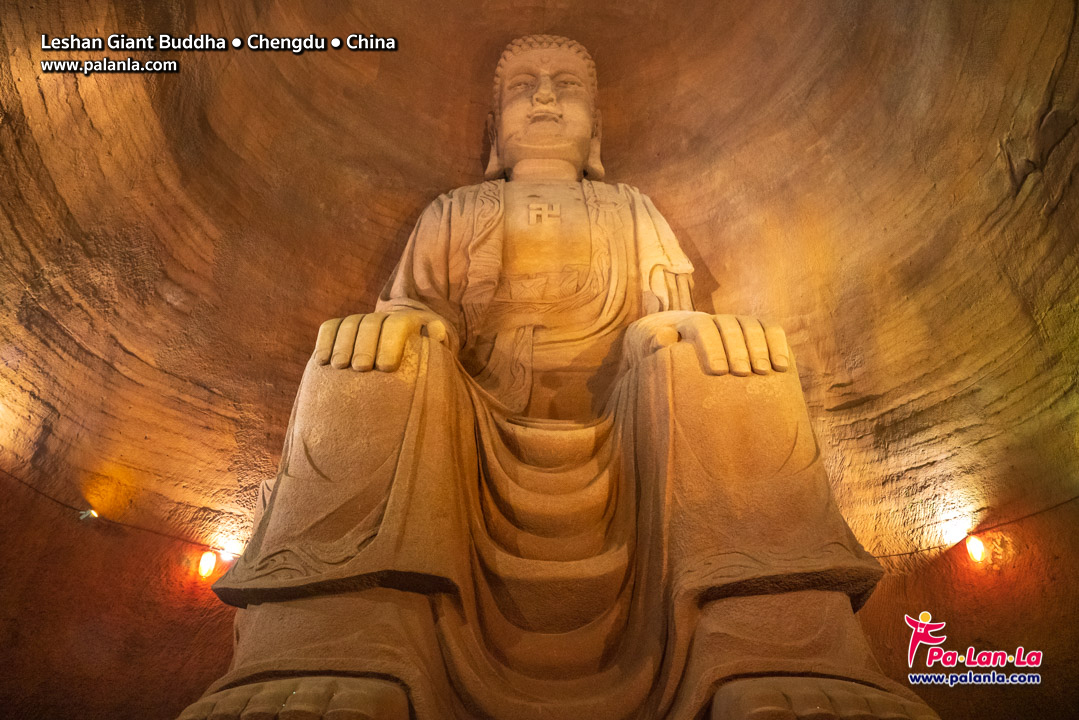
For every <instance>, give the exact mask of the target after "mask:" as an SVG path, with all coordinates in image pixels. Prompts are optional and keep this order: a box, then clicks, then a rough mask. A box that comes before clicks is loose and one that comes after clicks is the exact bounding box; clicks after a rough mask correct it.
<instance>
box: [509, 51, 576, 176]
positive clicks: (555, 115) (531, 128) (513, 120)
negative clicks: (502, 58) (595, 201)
mask: <svg viewBox="0 0 1079 720" xmlns="http://www.w3.org/2000/svg"><path fill="white" fill-rule="evenodd" d="M594 110H595V99H594V98H593V97H592V91H591V89H590V86H589V75H588V66H587V65H586V64H585V61H584V60H583V59H581V57H580V56H578V55H577V54H576V53H574V52H572V51H570V50H563V49H558V48H551V49H543V50H526V51H524V52H521V53H518V54H517V55H514V56H513V57H512V58H510V59H509V60H508V61H507V62H506V64H505V66H504V67H503V73H502V106H501V115H500V118H499V125H498V149H499V154H500V155H501V157H502V158H503V162H504V163H505V165H506V167H509V168H512V167H513V166H514V165H516V164H517V163H518V162H519V161H520V160H524V159H550V160H566V161H569V162H571V163H572V164H573V165H574V166H575V167H576V168H577V169H578V171H580V170H582V169H583V168H584V166H585V161H586V160H587V159H588V150H589V144H590V142H591V140H592V128H593V116H594Z"/></svg>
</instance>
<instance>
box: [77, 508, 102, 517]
mask: <svg viewBox="0 0 1079 720" xmlns="http://www.w3.org/2000/svg"><path fill="white" fill-rule="evenodd" d="M96 517H98V514H97V510H94V509H93V508H90V509H89V510H83V511H82V512H81V513H79V520H85V519H86V518H96Z"/></svg>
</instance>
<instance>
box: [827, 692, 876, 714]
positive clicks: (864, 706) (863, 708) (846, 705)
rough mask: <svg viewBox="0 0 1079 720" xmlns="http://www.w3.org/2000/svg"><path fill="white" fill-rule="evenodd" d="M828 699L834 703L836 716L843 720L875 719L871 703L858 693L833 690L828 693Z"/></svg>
mask: <svg viewBox="0 0 1079 720" xmlns="http://www.w3.org/2000/svg"><path fill="white" fill-rule="evenodd" d="M828 698H829V699H830V700H831V701H832V707H833V708H835V712H836V715H838V716H839V717H840V718H842V720H873V718H874V715H873V711H872V709H870V707H869V702H868V701H866V699H865V698H864V697H862V696H861V695H859V694H857V693H852V692H847V691H846V690H832V691H829V692H828Z"/></svg>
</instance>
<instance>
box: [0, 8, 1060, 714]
mask: <svg viewBox="0 0 1079 720" xmlns="http://www.w3.org/2000/svg"><path fill="white" fill-rule="evenodd" d="M432 5H433V4H432ZM1075 23H1076V5H1075V3H1073V2H1066V1H1065V0H1057V1H1055V2H1054V1H1048V0H1047V1H1045V2H1011V3H982V2H977V1H975V0H969V1H968V2H954V3H953V2H937V3H926V2H914V1H913V0H912V1H909V2H887V3H885V2H878V3H858V2H813V3H800V4H795V3H788V2H779V1H776V2H735V3H723V4H717V3H714V2H710V1H703V0H702V1H700V2H688V1H686V2H679V3H669V4H664V3H659V2H622V3H600V4H593V3H573V2H569V1H568V0H566V1H564V2H557V1H550V2H543V1H542V0H535V1H533V2H514V3H493V2H479V3H468V4H464V3H462V4H461V5H459V6H453V5H450V4H439V5H438V6H437V7H427V6H426V5H425V4H423V3H418V2H402V1H397V2H380V3H375V2H370V3H349V2H343V1H342V2H336V1H334V2H322V3H309V4H306V6H305V7H304V8H303V9H301V8H300V5H299V4H298V3H297V4H294V5H287V4H286V3H284V2H273V3H261V2H256V1H255V0H247V1H246V2H237V3H228V2H213V1H212V0H205V1H203V0H189V1H188V2H183V1H177V2H170V3H161V4H160V5H158V4H156V3H147V4H146V6H145V7H140V6H139V4H137V3H134V2H130V3H128V2H116V1H114V2H109V3H82V2H74V1H71V2H66V1H65V2H60V3H52V4H46V3H35V4H33V5H31V4H29V3H25V2H20V3H5V4H4V6H3V8H2V9H0V211H2V212H0V318H2V323H0V360H2V362H0V470H2V473H0V480H2V482H3V487H4V496H5V498H7V499H6V500H5V510H6V512H5V514H6V516H7V517H5V518H4V519H3V521H0V539H3V542H2V543H0V558H2V560H0V568H3V578H4V579H3V581H2V582H0V610H2V613H3V615H2V618H3V623H4V624H3V631H4V633H5V635H4V639H5V642H4V650H3V651H0V658H3V661H2V664H3V665H4V666H5V667H8V668H11V671H10V672H9V673H6V674H5V675H6V676H5V677H4V678H3V679H2V680H0V696H2V697H3V698H4V700H5V701H6V702H8V703H9V705H10V706H11V707H14V708H22V709H24V710H25V709H27V708H46V709H47V710H48V712H46V715H56V716H63V715H66V714H74V713H76V712H78V714H81V715H83V716H85V717H102V718H104V717H106V716H108V717H132V718H134V717H136V716H139V717H142V716H152V717H167V716H169V715H170V713H173V712H175V711H177V710H178V709H179V708H181V707H182V706H183V705H184V704H185V703H186V702H187V701H189V700H191V699H192V698H193V697H195V696H197V695H198V694H199V693H200V692H201V690H202V688H203V687H204V686H205V685H206V684H207V683H208V682H209V681H210V680H212V679H213V678H214V677H216V676H217V675H219V674H220V673H221V671H222V670H223V668H224V665H225V663H226V662H227V654H228V647H229V644H230V633H231V630H230V626H229V621H230V614H229V611H228V609H227V608H224V607H223V606H220V605H219V604H217V603H216V602H215V601H214V600H213V598H212V596H211V595H210V594H209V592H208V591H207V589H206V583H205V582H203V581H201V580H199V579H198V578H197V577H195V576H194V574H193V572H192V570H191V567H192V566H191V563H192V562H194V561H195V560H197V557H198V553H199V551H200V548H198V547H197V546H191V545H184V544H182V543H180V542H178V541H176V540H173V539H170V538H168V537H162V536H160V535H157V534H155V533H154V532H147V531H142V530H136V529H133V528H130V527H124V526H120V525H112V524H109V523H104V522H97V523H92V522H79V521H78V519H77V515H76V514H75V513H74V511H71V510H68V509H65V508H62V507H60V506H59V505H57V504H55V503H52V502H51V501H49V500H48V499H46V498H45V497H43V496H42V494H44V495H47V496H49V497H51V498H55V499H58V500H60V501H61V502H63V503H66V504H68V505H71V506H72V507H78V508H82V507H87V506H90V505H92V506H93V507H94V508H96V509H97V510H98V511H99V512H100V513H101V515H102V517H103V519H108V520H114V521H119V522H121V523H125V524H127V525H134V526H139V527H142V528H147V529H149V530H151V531H157V532H160V533H164V534H166V535H174V536H180V537H184V538H190V539H191V540H195V541H198V542H204V543H209V544H219V543H221V542H224V540H226V539H228V538H231V537H239V538H246V536H247V534H248V533H249V531H250V528H249V520H248V515H249V512H250V510H251V507H252V505H253V503H254V500H255V491H256V487H257V485H258V483H259V482H260V480H261V479H262V478H264V477H265V476H267V475H268V474H272V473H273V472H274V470H275V467H276V462H277V458H278V454H279V451H280V447H281V444H282V440H283V434H284V429H285V426H286V423H287V420H288V415H289V410H290V406H291V402H292V397H293V394H294V392H295V389H296V385H297V382H298V381H299V378H300V374H301V372H302V369H303V366H304V363H305V362H306V359H307V356H308V354H309V352H310V350H311V348H312V346H313V341H314V337H315V331H316V329H317V327H318V324H319V323H320V322H321V321H322V320H324V319H326V318H328V317H335V316H340V315H343V314H347V313H349V312H355V311H361V310H364V309H366V308H368V307H370V305H371V304H372V303H373V302H374V299H375V296H376V294H377V292H378V291H379V289H380V287H381V284H382V282H383V281H384V280H385V278H386V277H387V275H388V274H389V272H390V270H391V268H392V267H393V264H394V263H395V261H396V259H397V256H398V254H399V252H400V250H401V248H402V247H403V244H404V240H405V238H406V236H407V234H408V232H409V230H410V228H411V224H412V222H414V220H415V218H416V216H417V214H418V213H419V211H420V209H421V208H422V207H423V206H424V205H425V204H426V203H427V202H429V201H430V200H431V199H432V198H433V197H434V196H435V195H437V194H438V193H439V192H441V191H443V190H445V189H448V188H450V187H454V186H458V185H462V184H467V183H472V182H476V181H478V180H479V179H480V178H481V172H482V161H483V159H484V129H483V128H484V118H485V114H486V112H487V108H488V104H489V93H490V77H491V70H492V68H493V64H494V62H495V60H496V59H497V56H498V53H499V51H500V49H501V47H502V46H503V45H504V44H505V43H506V42H507V41H508V40H509V39H512V38H513V37H516V36H517V35H521V34H525V33H529V32H555V33H559V34H564V35H568V36H571V37H573V38H575V39H577V40H579V41H581V42H582V43H584V44H585V45H586V46H587V47H589V48H590V49H591V50H592V51H593V53H594V55H595V58H596V61H597V65H598V69H599V75H600V85H601V91H600V93H601V98H600V106H601V109H602V111H603V132H604V159H605V164H606V166H607V170H608V178H609V179H610V180H613V181H616V182H618V181H624V182H629V183H631V184H633V185H636V186H638V187H640V188H641V189H642V190H644V191H645V192H647V193H648V194H649V195H651V197H652V198H653V199H654V200H655V203H656V205H657V206H658V207H659V208H660V210H661V211H662V212H663V213H664V215H665V216H666V217H667V218H668V219H669V220H670V222H671V225H672V227H673V228H674V230H675V232H676V234H677V235H678V237H679V238H680V240H681V242H682V244H683V247H684V248H685V249H686V251H687V253H688V254H689V255H690V257H691V259H692V260H693V262H694V264H695V265H696V267H697V280H696V288H695V291H694V294H695V299H696V302H697V304H698V306H699V307H701V308H702V309H706V310H712V309H715V310H716V311H724V312H736V313H744V314H757V315H767V316H770V317H773V318H776V319H778V320H779V321H780V322H781V323H782V324H783V325H784V326H785V327H786V328H787V330H788V333H789V336H790V338H791V341H792V345H793V346H794V349H795V352H796V354H797V356H798V360H799V365H800V372H801V377H802V383H803V386H804V388H805V391H806V398H807V401H808V403H809V406H810V414H811V416H812V417H813V418H814V423H815V427H816V430H817V433H818V437H819V439H820V444H821V452H822V453H823V454H824V456H825V458H826V460H827V463H828V465H829V467H830V469H831V472H832V477H833V481H834V489H835V493H836V498H837V501H838V503H839V505H840V506H841V508H842V509H843V511H844V513H845V514H846V516H847V517H848V519H849V521H850V524H851V527H852V528H853V530H854V532H855V534H856V535H857V536H858V537H859V539H860V540H861V541H862V543H863V544H864V545H865V546H866V548H867V549H868V550H869V551H870V552H872V553H873V554H875V555H878V556H886V557H884V559H883V562H884V563H885V564H886V566H887V567H888V568H889V570H891V571H892V575H890V576H889V577H888V578H887V579H886V580H885V581H884V582H883V583H882V585H881V586H880V588H879V589H878V591H877V594H876V595H875V596H874V598H873V599H872V600H871V602H870V603H869V605H868V606H867V608H866V609H865V611H864V612H863V613H862V614H861V617H862V620H863V623H864V624H865V625H866V627H867V629H868V631H869V634H870V637H871V638H872V640H873V642H874V649H875V652H876V654H877V656H878V658H879V659H880V660H881V663H882V665H883V666H884V668H885V669H886V671H888V672H889V673H891V674H892V675H893V676H894V677H897V678H903V675H904V673H905V672H906V670H905V667H906V666H905V662H904V655H905V649H906V642H907V640H908V639H909V635H908V633H907V630H906V628H905V626H903V623H902V614H903V613H911V614H916V613H917V612H919V611H921V610H929V611H931V612H932V613H933V614H934V617H936V618H939V619H945V620H947V621H948V622H949V629H950V630H951V631H952V633H953V634H954V641H955V642H954V644H955V645H956V646H960V645H961V646H962V647H963V648H965V647H966V646H967V644H974V645H977V646H978V648H979V649H981V648H983V647H990V646H991V647H992V648H1012V647H1014V646H1015V645H1016V644H1023V645H1025V646H1027V647H1028V648H1030V647H1034V646H1037V647H1039V649H1043V650H1045V652H1046V663H1045V666H1044V667H1043V672H1044V674H1045V679H1044V680H1043V686H1042V687H1040V688H1038V689H1037V690H1036V691H1032V692H1029V693H1026V694H1018V693H1016V692H1015V691H1014V690H1012V691H1009V690H1008V689H1004V688H970V689H952V690H948V689H938V690H936V691H926V692H925V693H924V696H925V697H926V698H927V699H928V700H930V702H931V703H933V704H935V706H936V707H938V709H939V710H940V711H941V714H942V715H943V716H944V717H946V718H947V717H949V716H951V717H974V716H975V715H978V716H982V717H1000V718H1005V717H1017V716H1020V715H1024V716H1027V715H1028V716H1031V717H1033V716H1044V717H1065V716H1066V715H1065V714H1059V713H1061V712H1065V711H1064V710H1062V708H1065V707H1066V706H1067V704H1068V703H1072V704H1073V706H1074V703H1076V702H1079V698H1077V697H1076V693H1077V692H1079V690H1077V689H1076V688H1077V687H1079V681H1077V677H1076V670H1075V667H1077V665H1076V664H1075V661H1076V660H1079V657H1077V651H1076V649H1075V648H1076V647H1077V646H1079V638H1077V636H1076V631H1075V629H1074V608H1075V606H1076V590H1077V587H1079V569H1077V563H1076V560H1075V553H1076V552H1077V550H1079V530H1077V529H1076V528H1077V527H1079V523H1077V522H1076V521H1077V520H1079V510H1077V509H1076V506H1077V505H1079V502H1071V503H1068V502H1066V501H1068V500H1070V499H1072V498H1074V497H1075V496H1076V495H1077V494H1079V472H1077V469H1079V393H1077V390H1076V382H1077V379H1079V231H1077V230H1076V228H1077V227H1079V181H1077V175H1079V170H1077V167H1079V129H1077V126H1076V124H1075V123H1076V118H1077V116H1079V34H1077V32H1076V29H1075ZM117 31H119V32H125V33H127V34H128V35H140V34H147V33H155V34H156V33H161V32H169V33H171V34H173V35H186V34H188V33H195V34H198V33H201V32H208V33H214V34H217V35H221V36H225V37H230V38H231V37H232V36H233V35H244V34H246V33H248V32H253V31H258V32H263V33H266V34H268V35H290V36H291V35H307V34H308V33H317V34H320V35H327V36H330V37H333V36H335V35H337V36H341V35H344V34H347V33H349V32H364V33H368V32H376V33H378V34H380V35H384V36H385V35H392V36H394V37H396V38H397V39H398V43H399V46H400V50H398V51H397V52H396V53H348V52H344V51H329V52H327V53H308V54H305V55H302V56H294V55H292V54H290V53H287V52H286V53H254V52H250V51H246V50H245V51H240V52H235V51H229V52H226V53H182V54H179V55H177V57H178V59H179V60H180V62H181V71H180V72H179V73H178V74H175V75H157V76H152V75H123V74H117V75H96V76H90V77H88V78H84V77H74V76H70V75H59V74H57V75H43V74H42V73H40V72H39V70H38V66H37V63H38V61H39V60H40V59H41V57H42V52H41V50H40V40H39V36H40V34H41V33H48V34H50V35H54V36H62V35H66V34H68V33H72V32H75V33H78V34H82V35H101V34H108V33H109V32H117ZM35 490H36V491H37V492H34V491H35ZM1054 506H1056V507H1054ZM1047 508H1053V509H1049V510H1046V509H1047ZM1041 511H1044V512H1041ZM1031 513H1037V514H1035V515H1033V516H1032V517H1029V518H1026V519H1022V518H1024V517H1025V516H1027V515H1030V514H1031ZM1017 519H1018V521H1017V522H1011V521H1013V520H1017ZM1001 523H1008V524H1006V525H1003V526H1001V527H999V528H998V529H997V530H994V531H990V533H989V535H990V536H991V537H992V539H994V541H996V542H997V543H998V546H999V547H1001V548H1003V550H1002V554H1001V555H1000V557H999V558H998V560H997V561H996V562H995V563H992V564H991V565H992V566H974V565H972V564H971V562H970V560H969V558H967V556H966V554H965V552H964V551H963V550H962V548H961V547H950V546H951V545H952V544H953V543H954V542H955V541H956V539H957V538H961V537H962V535H963V534H964V533H965V532H966V531H967V530H968V529H970V528H972V527H973V528H991V527H995V526H997V525H999V524H1001ZM935 546H945V547H943V548H941V549H938V550H930V551H926V552H917V551H920V550H922V549H924V548H932V547H935ZM1069 608H1070V609H1069ZM1069 613H1071V615H1069ZM950 645H951V643H950ZM105 677H110V678H113V679H112V680H111V681H109V682H105V681H103V680H101V678H105ZM11 703H14V704H13V705H11ZM15 716H17V715H15ZM13 717H14V716H13Z"/></svg>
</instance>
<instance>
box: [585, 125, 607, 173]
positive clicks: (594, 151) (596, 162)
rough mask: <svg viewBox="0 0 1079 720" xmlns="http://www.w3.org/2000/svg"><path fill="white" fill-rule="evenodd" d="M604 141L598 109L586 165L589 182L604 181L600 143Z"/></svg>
mask: <svg viewBox="0 0 1079 720" xmlns="http://www.w3.org/2000/svg"><path fill="white" fill-rule="evenodd" d="M602 139H603V126H602V123H601V122H600V115H599V109H598V108H597V109H596V119H595V121H594V122H593V123H592V142H591V143H590V144H589V146H588V159H587V160H585V163H584V174H585V175H586V176H587V177H588V179H589V180H602V179H603V176H604V174H605V173H606V171H605V170H604V169H603V161H601V160H600V158H599V146H600V141H601V140H602Z"/></svg>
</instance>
